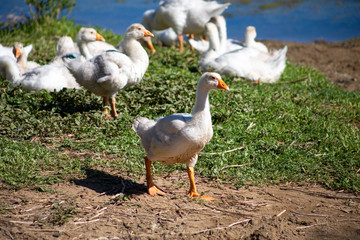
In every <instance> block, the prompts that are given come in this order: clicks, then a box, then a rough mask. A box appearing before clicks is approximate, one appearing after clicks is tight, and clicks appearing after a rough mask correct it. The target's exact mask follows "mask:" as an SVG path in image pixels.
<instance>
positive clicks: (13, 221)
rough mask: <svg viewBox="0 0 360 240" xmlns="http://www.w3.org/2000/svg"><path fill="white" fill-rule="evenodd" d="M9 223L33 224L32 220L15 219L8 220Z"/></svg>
mask: <svg viewBox="0 0 360 240" xmlns="http://www.w3.org/2000/svg"><path fill="white" fill-rule="evenodd" d="M10 222H11V223H21V224H33V223H34V222H25V221H16V220H12V221H10Z"/></svg>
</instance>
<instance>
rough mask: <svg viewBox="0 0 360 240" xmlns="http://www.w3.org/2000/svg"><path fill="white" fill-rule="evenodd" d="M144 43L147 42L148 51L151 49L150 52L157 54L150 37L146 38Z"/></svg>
mask: <svg viewBox="0 0 360 240" xmlns="http://www.w3.org/2000/svg"><path fill="white" fill-rule="evenodd" d="M144 41H145V43H146V47H147V48H148V49H150V51H151V52H152V53H154V52H156V50H155V48H154V45H153V44H152V42H151V38H149V37H144Z"/></svg>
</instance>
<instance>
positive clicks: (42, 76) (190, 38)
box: [0, 0, 287, 200]
mask: <svg viewBox="0 0 360 240" xmlns="http://www.w3.org/2000/svg"><path fill="white" fill-rule="evenodd" d="M229 5H230V4H228V3H225V4H222V3H217V2H216V1H204V0H165V1H161V2H160V3H159V7H158V8H157V9H150V10H147V11H146V12H145V13H144V15H143V18H142V23H141V24H140V23H134V24H132V25H130V26H129V27H128V28H127V30H126V32H125V33H124V38H123V40H122V41H121V43H120V44H119V45H118V46H116V47H115V46H112V45H111V44H108V43H106V42H105V39H104V38H103V37H102V36H101V35H100V34H99V33H97V32H96V30H95V29H93V28H85V27H83V28H81V29H80V30H79V32H78V34H77V36H76V42H74V41H73V39H72V38H71V37H69V36H63V37H61V38H60V39H59V41H58V44H57V48H56V49H57V56H56V57H55V58H54V59H53V60H52V61H51V62H49V63H48V64H46V65H41V66H40V65H39V64H37V63H35V62H31V61H28V60H27V58H28V56H29V54H30V52H31V51H32V49H33V47H32V45H29V46H26V47H24V46H23V44H21V43H18V42H16V43H14V44H13V46H12V47H5V46H3V45H1V44H0V74H1V75H2V76H4V77H5V78H6V80H8V81H9V82H10V84H11V85H13V86H15V87H16V86H19V87H21V88H23V89H24V90H28V91H40V90H43V89H45V90H47V91H49V92H51V91H60V90H61V89H63V88H74V89H79V90H80V89H86V90H88V91H90V92H92V93H94V94H96V95H98V96H101V97H102V99H103V104H104V106H105V108H104V115H105V117H117V116H118V115H119V114H118V113H117V111H116V107H115V105H116V102H115V97H116V94H117V92H118V91H120V90H123V89H126V88H127V87H129V86H132V85H135V84H139V83H140V82H141V80H142V78H143V76H144V74H145V73H146V71H147V68H148V65H149V56H148V54H147V51H146V50H145V49H144V47H145V48H149V49H150V51H151V52H152V53H153V54H156V50H155V48H154V46H153V44H152V40H151V38H152V37H154V35H153V33H154V34H155V37H156V41H157V42H161V45H163V46H172V45H174V44H176V43H178V45H179V51H180V52H182V51H183V50H184V39H185V40H186V41H187V42H188V43H189V45H190V46H191V47H192V48H193V49H194V50H196V51H197V52H198V53H199V54H200V55H201V57H200V60H199V62H198V67H199V69H200V71H203V72H204V73H203V74H202V76H201V77H200V79H199V81H198V85H197V89H196V99H195V104H194V107H193V110H192V112H191V113H190V114H174V115H170V116H167V117H160V118H158V119H157V120H152V119H148V118H146V117H145V116H139V117H137V118H136V119H135V120H134V122H133V125H132V128H133V130H134V131H135V132H136V134H137V135H138V136H139V137H140V139H141V145H142V147H143V148H144V150H145V152H146V157H145V166H146V181H147V189H148V193H149V194H150V195H151V196H155V195H165V194H166V193H165V192H164V191H163V190H161V188H160V187H158V186H156V185H155V184H154V182H153V178H152V175H151V164H152V162H153V161H158V162H161V163H164V164H176V163H184V164H186V167H187V172H188V176H189V181H190V190H189V191H188V194H189V195H190V197H200V198H202V199H204V200H215V199H214V198H212V197H210V196H204V195H200V194H199V193H198V192H197V190H196V187H195V181H194V166H195V164H196V162H197V160H198V154H199V152H200V151H201V150H202V149H203V148H204V147H205V145H206V144H207V143H208V142H209V141H210V140H211V138H212V135H213V129H212V122H211V114H210V104H209V92H210V90H216V89H218V90H219V89H222V90H229V87H228V86H227V85H226V84H225V82H224V81H223V80H222V78H221V76H220V74H223V75H230V76H237V77H242V78H245V79H247V80H250V81H253V82H255V83H258V82H263V83H274V82H276V81H278V80H279V78H280V76H281V74H282V72H283V71H284V69H285V66H286V52H287V47H286V46H285V47H284V48H282V49H279V50H270V51H269V50H268V48H267V47H266V46H265V45H264V44H263V43H261V42H257V41H256V40H255V38H256V34H257V33H256V29H255V27H254V26H248V27H247V28H246V31H245V41H239V40H235V39H228V38H227V29H226V20H225V18H224V17H223V16H222V15H221V14H222V13H223V12H224V11H225V10H226V9H227V8H228V7H229ZM184 35H187V36H185V38H184ZM153 56H154V55H153ZM108 105H110V109H111V112H110V113H108V110H107V108H106V106H108Z"/></svg>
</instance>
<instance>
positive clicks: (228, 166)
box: [220, 163, 251, 171]
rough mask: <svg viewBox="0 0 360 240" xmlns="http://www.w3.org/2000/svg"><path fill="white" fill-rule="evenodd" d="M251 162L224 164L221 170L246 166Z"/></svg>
mask: <svg viewBox="0 0 360 240" xmlns="http://www.w3.org/2000/svg"><path fill="white" fill-rule="evenodd" d="M249 164H251V163H244V164H240V165H226V166H223V167H222V168H221V169H220V171H222V170H224V169H226V168H232V167H243V166H246V165H249Z"/></svg>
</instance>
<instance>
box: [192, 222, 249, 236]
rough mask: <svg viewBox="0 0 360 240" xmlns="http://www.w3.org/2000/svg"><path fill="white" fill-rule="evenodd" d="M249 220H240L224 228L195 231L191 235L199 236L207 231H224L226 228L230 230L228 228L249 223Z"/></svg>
mask: <svg viewBox="0 0 360 240" xmlns="http://www.w3.org/2000/svg"><path fill="white" fill-rule="evenodd" d="M250 221H251V219H250V218H247V219H244V220H241V221H238V222H234V223H232V224H230V225H228V226H226V227H216V228H207V229H204V230H201V231H197V232H193V233H192V234H199V233H204V232H208V231H212V230H221V229H226V228H230V227H233V226H235V225H238V224H240V223H247V222H250Z"/></svg>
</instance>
